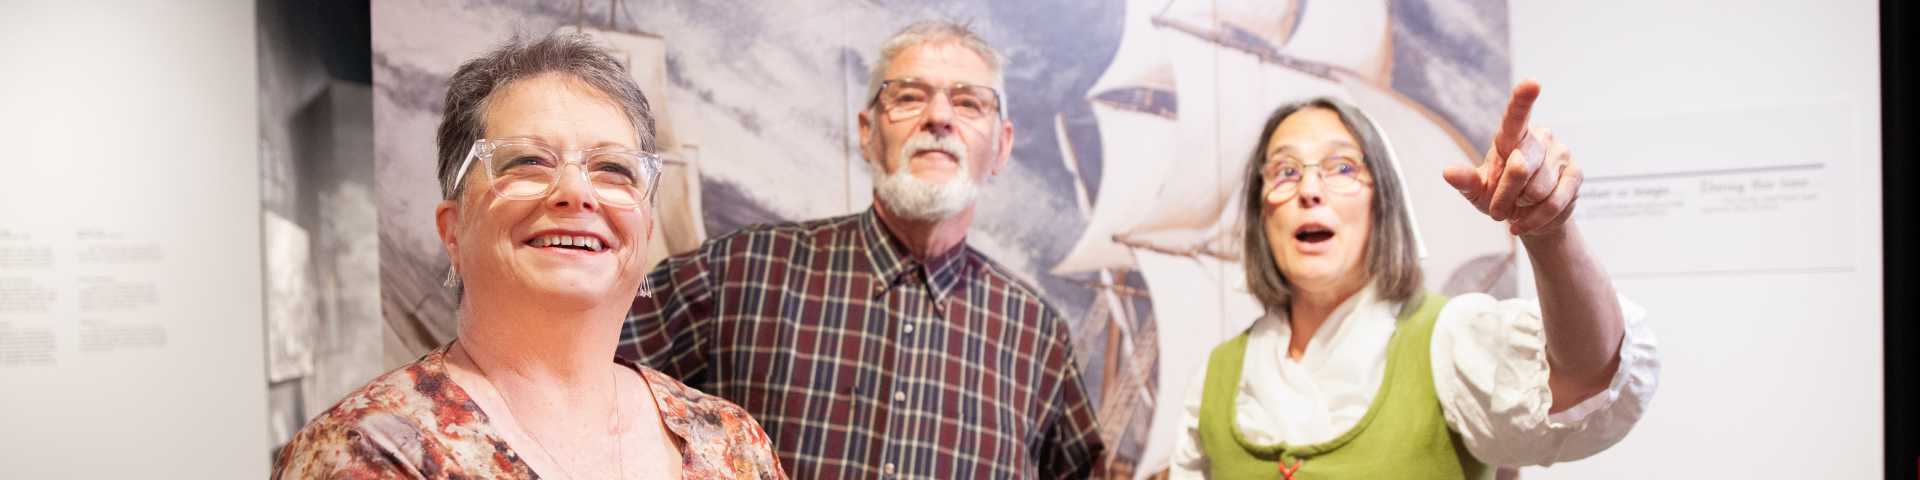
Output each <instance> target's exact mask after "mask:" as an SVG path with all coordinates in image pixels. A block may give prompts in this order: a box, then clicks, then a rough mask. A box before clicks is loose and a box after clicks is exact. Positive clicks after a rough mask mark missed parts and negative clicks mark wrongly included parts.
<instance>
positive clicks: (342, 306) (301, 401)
mask: <svg viewBox="0 0 1920 480" xmlns="http://www.w3.org/2000/svg"><path fill="white" fill-rule="evenodd" d="M351 4H352V3H351V2H298V1H286V0H260V1H258V2H256V6H257V10H256V14H257V15H258V16H259V21H258V23H257V26H258V32H257V34H258V38H259V49H258V55H259V69H260V103H259V108H260V230H261V232H260V235H261V269H262V270H263V272H262V283H263V286H264V290H265V295H264V298H262V300H263V302H262V303H263V307H264V310H265V312H263V313H264V317H265V318H266V322H267V325H266V335H267V342H266V344H267V352H266V353H267V369H266V370H267V395H268V408H267V413H268V416H269V421H268V429H269V432H268V438H269V439H270V440H271V443H272V444H271V447H272V449H273V450H278V449H279V448H280V447H281V446H282V445H285V444H286V443H287V441H288V440H290V439H292V438H293V436H294V434H295V433H296V432H299V431H300V428H301V427H302V426H304V425H306V424H307V421H308V420H310V419H312V418H313V416H315V415H318V414H320V412H323V411H325V410H326V409H327V408H328V407H331V406H333V404H334V403H336V402H339V401H340V399H341V398H342V397H345V396H347V394H349V393H352V392H353V391H354V389H357V388H359V387H360V386H361V385H363V384H365V383H367V381H368V380H371V379H373V377H375V376H378V375H380V374H381V373H384V372H386V371H387V370H388V368H386V367H385V366H383V365H381V363H380V355H381V347H380V338H381V334H380V330H381V328H382V325H383V322H382V321H381V318H380V278H379V273H380V257H379V236H378V235H377V234H376V233H375V229H376V228H378V227H379V225H378V224H377V218H378V211H377V207H376V205H375V197H374V192H373V187H374V180H373V97H372V95H373V85H372V83H371V82H372V78H371V77H370V73H371V72H370V70H368V69H367V67H366V66H365V60H364V58H365V50H366V45H365V40H364V35H365V34H366V32H365V30H364V29H365V28H366V27H365V25H366V22H365V21H364V20H360V21H355V20H354V18H353V13H354V10H353V9H342V8H340V7H341V6H344V5H351ZM364 5H365V4H362V8H363V9H364ZM359 13H360V14H361V15H364V14H365V10H360V11H359ZM354 26H358V27H359V28H352V27H354ZM356 32H357V33H358V35H356ZM355 38H361V40H359V42H358V43H357V44H356V42H355V41H354V39H355Z"/></svg>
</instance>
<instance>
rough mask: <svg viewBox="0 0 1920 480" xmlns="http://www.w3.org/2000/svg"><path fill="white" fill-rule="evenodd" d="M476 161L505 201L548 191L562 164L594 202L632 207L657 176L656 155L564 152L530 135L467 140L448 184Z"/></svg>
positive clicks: (648, 193) (616, 151) (648, 192)
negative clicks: (588, 189)
mask: <svg viewBox="0 0 1920 480" xmlns="http://www.w3.org/2000/svg"><path fill="white" fill-rule="evenodd" d="M475 163H478V164H479V165H480V166H481V167H482V168H481V169H480V170H482V171H485V172H486V175H487V184H488V185H490V186H491V188H492V189H493V193H494V194H495V195H499V196H500V197H501V198H505V199H508V200H533V199H537V198H543V197H546V196H547V195H551V194H552V193H553V189H554V188H555V187H554V186H555V185H559V184H560V176H561V175H564V174H565V173H564V172H565V171H566V170H567V169H566V166H567V164H570V163H571V164H576V165H578V167H579V168H577V169H575V171H577V172H579V175H580V177H579V178H578V179H579V180H585V181H587V182H589V184H590V185H592V186H593V196H594V198H596V199H599V200H600V203H602V204H605V205H607V206H610V207H616V208H628V209H630V208H634V207H638V206H640V202H641V201H642V200H645V199H647V198H650V197H651V195H653V188H654V185H655V184H656V183H657V182H658V181H659V179H660V163H661V161H660V156H658V155H654V154H651V153H647V152H642V151H638V150H633V149H630V148H626V147H618V146H609V147H600V148H594V149H588V150H565V149H561V148H558V147H554V146H553V145H549V144H547V143H546V142H542V141H539V140H534V139H530V138H492V139H485V138H483V139H480V140H475V141H474V142H473V149H472V150H469V151H468V152H467V159H466V161H464V162H462V163H461V164H460V170H459V172H460V173H458V174H455V175H454V178H453V182H454V185H460V182H461V181H462V180H463V179H465V178H466V175H467V170H468V169H469V168H472V167H473V165H474V164H475Z"/></svg>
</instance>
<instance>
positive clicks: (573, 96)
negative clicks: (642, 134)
mask: <svg viewBox="0 0 1920 480" xmlns="http://www.w3.org/2000/svg"><path fill="white" fill-rule="evenodd" d="M481 113H482V116H481V121H482V122H483V128H484V129H485V133H484V137H485V138H504V137H514V138H527V139H533V140H539V141H541V142H544V143H547V144H549V145H552V146H556V147H560V148H571V149H586V148H594V147H600V146H608V145H609V144H618V145H621V146H625V147H628V148H638V146H639V143H638V142H639V130H638V129H636V128H634V126H633V119H632V118H631V117H629V116H628V115H627V112H626V109H624V108H621V106H620V103H619V102H617V101H615V100H614V99H613V96H611V95H609V94H607V93H606V92H603V91H601V90H600V89H599V88H596V87H594V86H593V85H592V84H590V83H587V82H586V81H585V80H581V79H579V78H575V77H573V76H571V75H565V74H559V73H548V74H542V75H536V76H533V77H528V78H523V79H519V80H516V81H514V82H512V83H508V84H506V85H502V86H500V87H499V88H496V89H495V90H494V92H493V94H492V95H490V96H488V98H487V102H486V104H485V105H484V108H483V109H482V110H481Z"/></svg>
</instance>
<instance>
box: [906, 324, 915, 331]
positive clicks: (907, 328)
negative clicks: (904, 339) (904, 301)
mask: <svg viewBox="0 0 1920 480" xmlns="http://www.w3.org/2000/svg"><path fill="white" fill-rule="evenodd" d="M906 331H907V333H913V324H911V323H909V324H907V327H906Z"/></svg>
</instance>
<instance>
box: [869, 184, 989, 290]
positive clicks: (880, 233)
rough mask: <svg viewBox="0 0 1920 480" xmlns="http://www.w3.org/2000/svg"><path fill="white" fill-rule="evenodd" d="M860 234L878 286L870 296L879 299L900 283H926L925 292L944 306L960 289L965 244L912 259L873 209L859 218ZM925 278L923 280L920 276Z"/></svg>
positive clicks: (964, 269) (963, 240)
mask: <svg viewBox="0 0 1920 480" xmlns="http://www.w3.org/2000/svg"><path fill="white" fill-rule="evenodd" d="M860 231H861V234H862V236H864V237H865V238H866V241H867V245H868V248H867V249H866V250H867V258H868V260H870V263H871V264H872V265H873V275H874V277H875V278H877V279H879V280H880V282H879V284H878V285H876V286H875V289H874V292H873V295H874V296H879V295H880V294H882V293H886V291H887V290H889V289H892V288H893V286H894V285H899V284H903V283H914V282H920V281H922V280H923V279H924V280H925V281H926V282H927V287H928V288H927V289H928V290H929V291H931V292H933V299H934V301H935V302H942V303H944V302H945V301H946V300H947V298H948V297H949V296H951V295H953V292H954V291H955V290H957V289H958V288H959V287H960V284H961V280H962V279H964V278H965V277H966V268H965V267H966V262H964V261H961V259H962V258H964V257H966V254H965V253H966V250H967V242H966V240H965V239H962V240H961V241H960V244H959V245H955V246H954V247H953V248H952V249H950V250H947V251H946V252H945V253H941V254H939V255H935V256H933V257H931V258H926V259H915V258H913V254H912V253H911V252H909V251H907V247H906V245H905V244H904V243H902V242H901V241H900V239H899V238H898V237H895V236H894V235H893V231H892V230H888V229H887V225H886V223H885V222H884V221H882V220H880V212H879V211H878V210H876V209H875V208H874V207H867V211H866V212H865V213H862V214H861V215H860ZM922 275H924V276H922Z"/></svg>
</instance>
